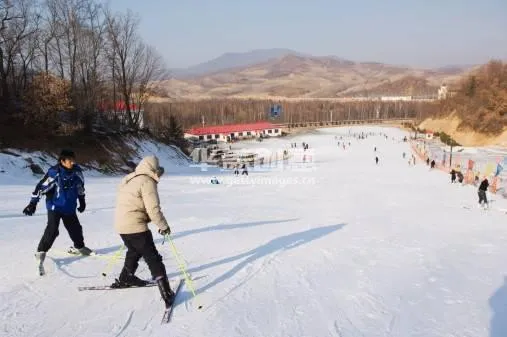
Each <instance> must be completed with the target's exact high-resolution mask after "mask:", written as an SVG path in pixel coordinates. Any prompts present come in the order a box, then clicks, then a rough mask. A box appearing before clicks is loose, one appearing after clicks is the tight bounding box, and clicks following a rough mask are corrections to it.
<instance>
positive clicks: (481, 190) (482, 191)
mask: <svg viewBox="0 0 507 337" xmlns="http://www.w3.org/2000/svg"><path fill="white" fill-rule="evenodd" d="M488 187H489V181H488V178H486V177H484V180H483V181H482V182H481V185H480V186H479V190H478V191H477V194H478V195H479V207H481V206H482V204H483V203H484V209H487V208H488V198H487V197H486V192H487V191H488Z"/></svg>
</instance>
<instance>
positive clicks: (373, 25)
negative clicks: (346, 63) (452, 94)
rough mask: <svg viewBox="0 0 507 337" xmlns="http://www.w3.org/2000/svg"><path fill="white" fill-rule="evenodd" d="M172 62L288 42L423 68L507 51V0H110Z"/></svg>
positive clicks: (316, 51)
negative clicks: (137, 18) (129, 13)
mask: <svg viewBox="0 0 507 337" xmlns="http://www.w3.org/2000/svg"><path fill="white" fill-rule="evenodd" d="M110 4H111V7H112V8H113V9H114V10H126V9H127V8H129V9H131V10H132V11H133V12H134V13H137V14H139V16H140V17H141V24H140V33H141V36H142V37H143V38H144V39H145V40H146V42H148V43H149V44H151V45H153V46H155V47H156V48H157V50H158V51H159V53H160V54H161V55H162V56H163V57H164V60H165V63H166V65H167V66H168V67H170V68H185V67H189V66H193V65H196V64H199V63H203V62H206V61H209V60H211V59H213V58H216V57H218V56H221V55H223V54H225V53H242V52H248V51H251V50H257V49H273V48H286V49H291V50H294V51H297V52H300V53H305V54H311V55H314V56H331V55H333V56H337V57H340V58H344V59H348V60H351V61H357V62H382V63H388V64H393V65H405V66H413V67H422V68H437V67H443V66H448V65H472V64H481V63H486V62H488V61H489V60H490V59H502V60H506V59H507V19H506V18H507V1H505V0H485V1H482V2H479V1H471V0H461V1H460V0H446V1H445V2H440V1H436V0H427V1H424V2H420V1H410V0H405V1H402V0H384V1H382V2H381V1H378V0H356V1H354V2H349V1H332V0H313V1H312V2H307V1H303V0H292V1H289V0H271V1H268V0H257V1H255V2H249V3H246V2H244V3H241V2H232V1H224V0H214V1H210V0H201V1H199V3H198V4H197V3H196V2H192V1H188V2H177V1H174V0H165V1H163V0H150V1H149V2H138V1H134V0H121V1H120V0H110Z"/></svg>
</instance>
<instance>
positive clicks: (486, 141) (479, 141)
mask: <svg viewBox="0 0 507 337" xmlns="http://www.w3.org/2000/svg"><path fill="white" fill-rule="evenodd" d="M460 123H461V120H460V119H459V117H457V116H455V115H453V116H450V117H447V118H439V119H437V118H428V119H426V120H424V121H423V122H422V123H421V124H419V128H421V129H425V130H430V131H433V132H435V131H443V132H445V133H447V134H449V135H450V136H451V137H452V138H454V139H455V140H456V141H457V142H458V143H460V144H461V145H463V146H502V147H506V148H507V128H505V129H504V131H503V132H502V133H501V134H499V135H495V136H493V135H487V134H484V133H478V132H475V131H469V130H458V126H459V125H460Z"/></svg>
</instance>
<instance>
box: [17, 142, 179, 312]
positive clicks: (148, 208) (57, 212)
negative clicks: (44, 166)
mask: <svg viewBox="0 0 507 337" xmlns="http://www.w3.org/2000/svg"><path fill="white" fill-rule="evenodd" d="M163 173H164V168H163V167H162V166H160V165H159V160H158V158H157V157H156V156H147V157H145V158H143V159H142V160H141V162H140V163H139V164H138V165H137V167H136V168H135V171H134V172H132V173H130V174H128V175H127V176H126V177H125V178H124V179H123V180H122V181H121V183H120V185H119V188H118V194H117V200H116V210H115V221H114V227H115V229H116V232H117V233H118V234H119V235H120V237H121V239H122V241H123V243H124V245H125V246H126V247H127V253H126V257H125V263H124V266H123V269H122V271H121V273H120V275H119V277H118V278H117V279H116V280H115V282H114V283H113V284H112V286H113V287H118V288H120V287H130V286H144V285H146V284H147V283H148V281H145V280H141V279H140V278H138V277H137V276H135V272H136V270H137V267H138V262H139V260H140V259H141V257H142V258H144V260H145V261H146V264H147V265H148V268H149V269H150V272H151V275H152V278H153V280H155V281H156V283H157V285H158V288H159V290H160V295H161V297H162V299H163V300H164V302H165V305H166V307H170V306H171V305H172V303H173V301H174V297H175V294H174V292H173V291H172V290H171V288H170V285H169V280H168V278H167V273H166V269H165V266H164V263H163V262H162V256H161V255H160V254H159V253H158V251H157V248H156V247H155V243H154V241H153V236H152V233H151V231H150V230H149V228H148V223H150V222H153V223H155V224H156V225H157V227H158V232H159V234H161V235H164V236H165V235H169V234H170V233H171V229H170V227H169V225H168V223H167V220H166V218H165V217H164V214H163V213H162V210H161V208H160V199H159V194H158V188H157V184H158V182H159V181H160V177H161V176H162V174H163ZM42 196H45V197H46V208H47V219H48V220H47V225H46V229H45V230H44V233H43V235H42V238H41V239H40V242H39V245H38V247H37V252H36V254H35V257H36V260H37V261H38V262H39V265H40V269H41V268H42V270H43V263H44V259H45V257H46V253H47V252H48V251H49V250H50V249H51V247H52V245H53V243H54V241H55V239H56V237H57V236H58V234H59V232H58V227H59V225H60V220H61V221H63V224H64V226H65V229H66V230H67V232H68V234H69V236H70V239H71V240H72V242H73V243H74V246H73V247H71V249H70V250H69V252H70V253H75V254H82V255H91V254H94V252H93V251H92V250H91V249H90V248H88V247H86V245H85V243H84V237H83V228H82V226H81V224H80V222H79V219H78V217H77V213H76V211H78V212H80V213H82V212H84V211H85V209H86V198H85V179H84V176H83V171H82V169H81V167H80V166H79V165H77V164H76V158H75V154H74V152H73V151H71V150H63V151H62V152H61V153H60V156H59V158H58V164H57V165H55V166H52V167H51V168H49V170H48V171H47V172H46V174H45V175H44V177H43V178H42V179H41V180H40V181H39V182H38V184H37V185H36V186H35V190H34V192H33V194H32V198H31V199H30V203H29V204H28V205H27V206H26V207H25V208H24V210H23V213H24V214H25V215H29V216H31V215H33V214H34V213H35V211H36V208H37V204H38V202H39V200H40V198H41V197H42ZM78 203H79V205H78ZM41 274H43V273H41Z"/></svg>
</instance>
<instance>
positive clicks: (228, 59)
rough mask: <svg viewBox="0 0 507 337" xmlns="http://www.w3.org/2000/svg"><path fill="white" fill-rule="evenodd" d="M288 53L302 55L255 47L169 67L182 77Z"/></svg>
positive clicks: (289, 51) (238, 65)
mask: <svg viewBox="0 0 507 337" xmlns="http://www.w3.org/2000/svg"><path fill="white" fill-rule="evenodd" d="M288 54H295V55H303V54H301V53H298V52H296V51H293V50H290V49H284V48H273V49H256V50H251V51H248V52H243V53H225V54H223V55H220V56H219V57H217V58H214V59H212V60H209V61H206V62H203V63H200V64H197V65H195V66H191V67H188V68H178V69H170V71H169V72H170V74H171V75H172V77H174V78H178V79H184V78H187V77H191V76H201V75H205V74H210V73H215V72H218V71H223V70H226V69H232V68H238V67H247V66H251V65H254V64H257V63H262V62H265V61H268V60H271V59H275V58H279V57H283V56H285V55H288Z"/></svg>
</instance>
